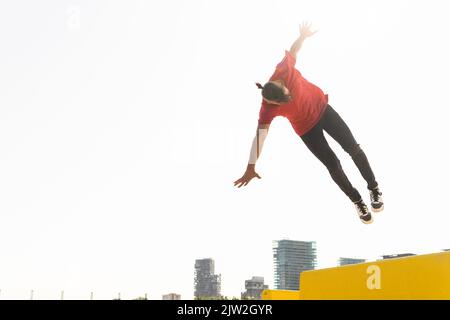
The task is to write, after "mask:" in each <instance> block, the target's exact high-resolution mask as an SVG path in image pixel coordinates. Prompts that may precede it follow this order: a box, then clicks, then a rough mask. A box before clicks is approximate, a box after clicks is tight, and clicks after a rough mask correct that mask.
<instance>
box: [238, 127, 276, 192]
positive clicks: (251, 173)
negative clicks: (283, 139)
mask: <svg viewBox="0 0 450 320" xmlns="http://www.w3.org/2000/svg"><path fill="white" fill-rule="evenodd" d="M269 127H270V125H269V124H260V125H258V128H257V130H256V135H255V138H254V139H253V143H252V149H251V151H250V157H249V159H248V165H247V170H245V173H244V175H243V176H242V177H241V178H240V179H238V180H236V181H235V182H234V185H235V186H237V187H238V188H240V187H242V186H246V185H247V184H248V183H249V182H250V181H251V180H252V179H253V178H258V179H261V177H260V176H259V174H257V173H256V171H255V165H256V161H257V160H258V158H259V155H260V154H261V151H262V147H263V145H264V141H265V140H266V137H267V134H268V133H269Z"/></svg>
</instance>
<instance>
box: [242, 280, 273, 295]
mask: <svg viewBox="0 0 450 320" xmlns="http://www.w3.org/2000/svg"><path fill="white" fill-rule="evenodd" d="M268 288H269V286H268V285H265V284H264V277H252V278H251V279H250V280H245V292H242V294H241V299H254V300H261V294H262V292H263V290H265V289H268Z"/></svg>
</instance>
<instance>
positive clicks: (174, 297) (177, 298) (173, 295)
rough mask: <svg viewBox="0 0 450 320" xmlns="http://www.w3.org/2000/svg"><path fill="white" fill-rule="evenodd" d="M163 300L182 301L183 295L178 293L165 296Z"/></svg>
mask: <svg viewBox="0 0 450 320" xmlns="http://www.w3.org/2000/svg"><path fill="white" fill-rule="evenodd" d="M162 299H163V300H181V295H180V294H176V293H169V294H165V295H163V297H162Z"/></svg>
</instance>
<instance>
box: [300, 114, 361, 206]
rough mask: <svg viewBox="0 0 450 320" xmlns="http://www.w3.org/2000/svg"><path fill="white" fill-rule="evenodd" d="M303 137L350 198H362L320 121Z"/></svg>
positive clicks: (356, 199)
mask: <svg viewBox="0 0 450 320" xmlns="http://www.w3.org/2000/svg"><path fill="white" fill-rule="evenodd" d="M301 138H302V140H303V142H304V143H305V145H306V146H307V147H308V149H309V150H310V151H311V152H312V153H313V154H314V155H315V156H316V157H317V158H318V159H319V160H320V161H321V162H322V163H323V164H324V165H325V166H326V167H327V169H328V171H329V172H330V175H331V177H332V178H333V180H334V182H336V184H337V185H338V186H339V188H341V190H342V191H343V192H344V193H345V194H346V195H347V196H348V197H349V198H350V200H352V202H357V201H359V200H361V195H360V194H359V192H358V190H356V189H355V188H354V187H353V186H352V184H351V183H350V181H349V180H348V178H347V176H346V175H345V173H344V170H343V169H342V166H341V163H340V161H339V159H338V158H337V157H336V154H335V153H334V152H333V150H332V149H331V148H330V146H329V144H328V142H327V140H326V139H325V136H324V134H323V129H322V127H321V124H320V122H319V124H317V125H316V126H315V127H314V128H313V129H311V130H310V131H309V132H308V133H307V134H305V135H303V136H302V137H301Z"/></svg>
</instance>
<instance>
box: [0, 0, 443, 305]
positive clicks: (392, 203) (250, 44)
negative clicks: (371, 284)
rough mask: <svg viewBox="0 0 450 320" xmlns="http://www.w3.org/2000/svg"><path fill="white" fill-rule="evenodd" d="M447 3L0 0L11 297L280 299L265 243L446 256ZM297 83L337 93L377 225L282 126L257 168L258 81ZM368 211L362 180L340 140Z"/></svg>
mask: <svg viewBox="0 0 450 320" xmlns="http://www.w3.org/2000/svg"><path fill="white" fill-rule="evenodd" d="M448 6H449V4H448V1H444V0H442V1H438V0H434V1H424V0H421V1H412V0H403V1H400V0H396V1H387V0H384V1H380V0H377V1H357V0H354V1H342V0H341V1H333V0H330V1H317V0H314V1H299V0H296V1H279V0H277V1H260V0H258V1H256V0H255V1H245V2H243V1H237V0H236V1H206V0H205V1H199V0H196V1H181V0H180V1H158V2H154V1H115V2H113V1H106V0H104V1H99V0H97V1H87V0H86V1H75V0H74V1H56V0H54V1H49V0H47V1H39V2H38V1H31V0H29V1H3V2H1V4H0V41H1V51H0V64H1V65H0V218H1V222H0V243H1V245H0V256H1V263H0V290H1V292H0V299H1V298H3V299H4V298H12V299H20V298H28V296H29V291H30V290H31V289H34V290H35V298H37V299H57V298H58V297H59V292H60V290H63V289H64V290H65V297H66V298H67V299H70V298H72V299H87V298H89V293H90V292H91V291H94V292H95V296H96V298H105V299H110V298H112V297H113V296H115V295H116V294H117V293H118V292H119V291H120V292H122V297H123V298H125V299H128V298H134V297H137V296H139V295H143V294H144V292H147V293H148V294H149V297H150V298H152V299H160V298H161V295H162V294H165V293H168V292H177V293H180V294H181V295H182V297H183V298H187V299H190V298H192V296H193V275H194V260H195V259H197V258H204V257H212V258H214V259H215V261H216V269H217V272H218V273H221V274H222V288H223V290H222V292H223V294H225V295H229V296H239V295H240V292H241V291H243V290H244V281H245V280H246V279H249V278H251V277H252V276H254V275H258V276H264V277H265V279H266V282H267V283H268V284H269V285H270V286H271V287H272V286H273V267H272V265H273V264H272V251H271V250H272V240H275V239H282V238H289V239H292V240H308V241H309V240H315V241H317V246H318V263H319V267H321V268H322V267H330V266H334V265H335V264H336V261H337V260H338V258H339V257H341V256H349V257H358V258H366V259H376V258H378V257H379V256H380V255H382V254H390V253H401V252H416V253H427V252H435V251H439V250H440V249H443V248H448V247H450V234H449V232H448V225H449V222H450V213H449V212H448V209H447V203H446V202H445V200H446V199H448V188H447V185H448V180H449V179H450V174H449V170H448V167H447V165H448V163H449V162H450V156H449V154H448V146H449V144H448V141H447V140H448V137H449V133H448V131H447V130H448V127H449V121H448V116H449V112H448V108H449V107H450V105H449V104H450V103H449V102H448V99H447V92H448V84H449V81H448V80H449V74H450V62H449V60H448V57H449V56H450V45H449V41H448V31H449V30H450V20H448V17H447V16H448V12H449V8H448ZM303 20H308V21H311V22H313V24H314V27H316V28H318V29H319V33H318V34H317V35H315V36H314V37H313V38H311V39H309V40H308V42H306V43H305V45H304V47H303V49H302V51H301V52H300V55H299V59H298V63H297V67H298V68H299V69H300V70H301V71H302V73H303V75H304V76H305V77H306V78H307V79H308V80H310V81H312V82H313V83H315V84H317V85H318V86H320V87H321V88H322V89H323V90H324V91H325V92H327V93H328V94H329V96H330V104H331V105H332V106H333V107H334V108H335V109H336V110H337V111H338V112H339V113H340V114H341V116H342V117H343V118H344V119H345V120H346V122H347V123H348V125H349V126H350V128H351V129H352V131H353V133H354V135H355V136H356V138H357V140H358V141H359V143H360V144H361V145H362V147H363V148H364V150H365V151H366V154H367V155H368V157H369V160H370V162H371V164H372V167H373V169H374V171H375V174H376V176H377V178H378V180H379V183H380V186H381V188H382V190H383V191H384V198H385V202H386V209H385V212H384V213H382V214H379V215H377V216H375V219H376V220H375V223H374V224H372V225H370V226H366V225H363V224H362V223H361V222H360V221H359V219H358V218H357V215H356V212H355V211H354V208H353V206H352V204H351V203H350V202H349V200H348V199H347V198H346V197H345V196H344V194H343V193H342V192H341V191H340V190H339V189H338V187H337V186H336V185H335V184H334V183H333V181H332V180H331V178H330V177H329V175H328V172H327V171H326V169H325V167H323V165H322V164H321V163H320V162H319V161H318V160H317V159H315V158H314V156H313V155H312V154H311V153H309V151H308V150H307V149H306V147H305V146H304V145H303V143H302V142H301V140H300V138H299V137H298V136H296V135H295V133H294V131H293V130H292V128H291V126H290V124H289V123H288V121H287V120H286V119H282V118H279V119H277V120H275V121H274V123H273V125H272V128H271V132H270V133H269V137H268V139H267V142H266V145H265V149H264V152H263V155H262V157H261V158H260V161H259V163H258V165H257V171H258V173H259V174H260V175H261V176H262V177H263V179H262V180H259V181H254V182H252V183H251V184H250V185H249V186H248V187H247V188H245V189H235V188H234V187H233V184H232V182H233V181H234V180H236V179H237V178H239V177H240V176H241V175H242V174H243V172H244V169H245V167H246V161H247V159H248V155H249V150H250V146H251V141H252V138H253V135H254V133H255V128H256V121H257V116H258V111H259V107H260V92H259V91H258V90H257V89H256V87H255V85H254V82H255V81H259V82H264V81H266V80H267V79H268V77H269V76H270V75H271V74H272V72H273V70H274V67H275V65H276V64H277V63H278V62H279V61H280V60H281V59H282V58H283V55H284V50H285V49H288V48H289V46H290V45H291V43H292V41H293V40H295V38H296V36H297V32H298V24H299V23H300V22H301V21H303ZM330 143H331V144H332V147H333V148H334V150H335V151H336V153H337V154H338V156H339V157H340V159H341V162H342V164H343V166H344V169H345V171H346V172H347V174H348V175H349V177H350V179H351V181H352V182H353V184H354V185H355V187H357V188H358V189H359V190H360V191H361V192H362V193H363V194H364V197H365V199H366V200H367V201H368V193H367V192H366V191H365V183H364V181H363V179H362V177H361V176H360V175H359V173H358V171H357V169H356V167H355V166H354V165H353V163H352V162H351V160H350V158H349V157H348V156H347V155H346V154H345V153H344V152H343V150H342V149H341V148H340V147H339V146H338V145H337V144H336V143H335V142H334V141H330Z"/></svg>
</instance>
